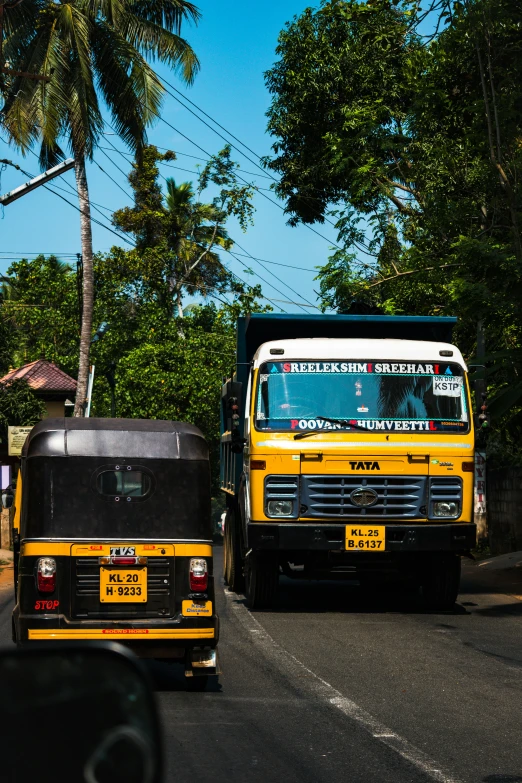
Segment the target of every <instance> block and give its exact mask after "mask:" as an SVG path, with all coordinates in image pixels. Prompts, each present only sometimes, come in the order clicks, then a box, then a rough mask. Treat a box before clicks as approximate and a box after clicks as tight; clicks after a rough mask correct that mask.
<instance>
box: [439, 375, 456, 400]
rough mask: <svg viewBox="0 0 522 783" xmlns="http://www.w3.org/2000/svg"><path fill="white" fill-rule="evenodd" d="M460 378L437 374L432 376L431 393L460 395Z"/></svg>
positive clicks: (444, 395)
mask: <svg viewBox="0 0 522 783" xmlns="http://www.w3.org/2000/svg"><path fill="white" fill-rule="evenodd" d="M462 383H463V380H462V378H459V377H458V376H457V377H456V376H453V377H450V376H448V375H438V376H435V377H434V378H433V394H434V395H435V396H437V397H460V394H461V392H462Z"/></svg>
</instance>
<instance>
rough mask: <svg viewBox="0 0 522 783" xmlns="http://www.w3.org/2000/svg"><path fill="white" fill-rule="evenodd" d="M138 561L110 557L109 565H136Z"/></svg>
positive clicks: (123, 557) (120, 556)
mask: <svg viewBox="0 0 522 783" xmlns="http://www.w3.org/2000/svg"><path fill="white" fill-rule="evenodd" d="M137 562H138V559H137V558H136V557H126V556H124V555H113V556H112V557H111V563H114V565H136V563H137Z"/></svg>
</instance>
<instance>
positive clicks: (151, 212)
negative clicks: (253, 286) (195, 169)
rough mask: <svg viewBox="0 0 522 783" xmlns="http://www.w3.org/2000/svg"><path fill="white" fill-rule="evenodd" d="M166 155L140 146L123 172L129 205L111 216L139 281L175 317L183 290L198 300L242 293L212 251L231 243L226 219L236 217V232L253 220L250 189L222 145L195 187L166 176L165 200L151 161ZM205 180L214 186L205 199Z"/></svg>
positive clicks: (170, 155) (155, 164) (155, 165)
mask: <svg viewBox="0 0 522 783" xmlns="http://www.w3.org/2000/svg"><path fill="white" fill-rule="evenodd" d="M173 157H175V156H174V153H166V154H161V153H160V152H159V151H158V150H157V149H156V147H154V146H152V145H151V146H147V147H146V148H145V149H144V150H143V151H141V152H140V154H139V155H138V157H137V160H136V162H135V164H134V167H133V171H132V172H131V174H130V176H129V182H130V184H131V187H132V189H133V191H134V206H133V207H126V208H124V209H121V210H118V211H117V212H115V213H114V218H113V222H114V224H115V225H116V226H117V227H118V228H120V229H122V230H124V231H126V232H128V233H130V234H134V236H135V237H136V250H135V251H131V252H130V254H129V258H132V259H134V263H135V266H136V270H137V273H138V274H139V275H141V276H143V280H144V283H145V285H149V286H151V287H152V289H153V290H154V291H155V294H156V295H157V296H158V298H159V300H160V301H161V302H162V303H163V305H164V307H165V310H166V313H167V314H168V316H169V317H172V316H173V315H177V316H178V317H179V318H182V317H183V296H184V294H185V293H189V294H190V295H191V296H193V295H194V294H198V293H199V294H200V295H201V296H203V298H205V297H208V296H209V294H212V293H213V292H224V291H226V290H229V289H233V291H234V292H237V293H243V292H244V288H243V287H242V286H239V285H238V284H237V282H235V280H234V277H233V275H231V274H230V272H229V271H228V270H227V269H226V267H225V266H224V265H223V263H222V261H221V260H220V257H219V254H218V252H217V251H218V250H219V249H230V248H231V247H232V246H233V242H232V240H231V239H230V237H229V236H228V233H227V230H226V222H227V220H228V219H229V218H230V217H232V216H234V217H236V218H237V219H238V221H239V224H240V226H241V227H242V228H243V230H246V228H247V226H248V224H249V222H251V221H252V213H253V206H252V196H253V192H254V191H253V188H252V187H251V186H249V185H244V184H241V183H240V182H239V180H238V178H237V175H236V164H235V163H234V162H233V161H232V160H231V158H230V147H228V146H227V147H225V148H224V149H223V150H221V152H219V153H218V155H215V156H213V157H212V158H211V159H210V160H209V161H208V163H207V164H206V166H205V167H204V168H203V170H202V171H201V173H200V175H199V177H198V183H197V192H196V191H195V189H194V187H193V186H192V184H191V183H189V182H184V183H181V184H179V185H177V184H176V182H175V181H174V180H173V179H168V180H167V194H166V198H164V197H163V194H162V191H161V188H160V186H159V170H158V163H159V162H160V161H164V160H172V159H173ZM209 186H213V187H214V189H217V191H218V192H217V195H215V196H214V198H213V199H212V201H211V202H209V203H205V202H203V201H202V200H201V199H202V194H203V191H205V190H206V189H207V188H208V187H209Z"/></svg>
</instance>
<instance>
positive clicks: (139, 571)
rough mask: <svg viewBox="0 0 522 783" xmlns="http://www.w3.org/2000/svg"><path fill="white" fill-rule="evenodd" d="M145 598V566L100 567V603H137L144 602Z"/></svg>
mask: <svg viewBox="0 0 522 783" xmlns="http://www.w3.org/2000/svg"><path fill="white" fill-rule="evenodd" d="M146 600H147V569H146V568H100V602H101V603H102V604H109V603H111V604H115V603H116V604H120V603H122V604H123V603H129V604H137V603H145V602H146Z"/></svg>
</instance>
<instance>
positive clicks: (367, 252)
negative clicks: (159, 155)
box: [162, 78, 375, 266]
mask: <svg viewBox="0 0 522 783" xmlns="http://www.w3.org/2000/svg"><path fill="white" fill-rule="evenodd" d="M162 81H163V82H164V84H166V85H167V86H168V87H170V88H171V89H172V90H174V91H175V92H177V93H178V95H181V96H182V98H183V100H185V101H187V102H188V103H190V104H191V105H192V106H194V107H195V108H197V109H198V111H200V112H201V113H202V114H204V115H205V117H208V118H209V119H210V120H211V121H212V122H213V123H214V124H215V125H217V126H218V127H219V128H221V129H222V130H224V131H225V133H227V134H228V135H229V136H231V137H232V138H233V139H235V140H236V141H237V142H238V143H239V144H241V145H242V146H243V147H245V149H247V150H248V151H249V152H251V153H252V155H254V156H255V157H256V158H257V159H258V160H260V161H261V160H262V159H261V156H260V155H258V154H257V153H255V152H254V151H253V150H252V149H250V147H248V145H246V144H245V143H244V142H242V141H241V140H240V139H238V138H237V136H234V134H233V133H231V132H230V131H228V130H227V129H226V128H224V126H223V125H221V124H220V123H219V122H218V121H217V120H215V119H214V118H213V117H211V116H210V114H207V112H205V111H204V110H203V109H202V108H201V107H199V106H197V104H195V103H194V102H193V101H191V100H190V98H187V97H186V96H185V95H184V94H183V93H182V92H181V91H180V90H178V89H177V88H176V87H174V86H173V85H172V84H170V82H168V81H167V80H166V79H163V78H162ZM165 92H166V93H167V95H170V97H171V98H173V99H174V100H175V101H177V102H178V103H179V104H180V105H181V106H183V107H184V108H185V109H186V110H187V111H189V112H190V113H191V114H192V115H193V116H194V117H196V119H198V120H199V121H200V122H202V123H203V124H204V125H206V126H207V128H209V129H210V130H211V131H213V132H214V133H215V134H216V135H217V136H219V138H220V139H222V140H223V141H225V142H227V143H228V144H230V146H231V147H232V148H233V149H235V150H236V151H237V152H239V154H240V155H243V157H244V158H246V160H248V161H249V162H250V163H252V164H253V165H254V166H255V167H256V168H258V169H259V170H260V171H262V172H266V171H267V170H266V168H263V167H261V166H260V165H259V164H258V163H256V162H255V161H253V160H252V159H251V158H249V157H248V155H245V153H244V152H242V151H241V150H240V149H238V148H237V147H236V146H235V145H234V144H231V142H230V141H229V140H228V139H226V138H225V137H224V136H222V135H221V134H220V133H218V131H217V130H216V129H215V128H212V126H211V125H209V124H208V122H205V120H203V119H202V118H201V117H198V115H197V114H196V113H195V112H194V111H192V109H190V108H189V107H188V106H185V104H184V103H183V102H182V101H181V100H180V99H179V98H177V97H176V96H175V95H173V94H172V93H171V92H169V90H167V89H165ZM178 133H179V131H178ZM200 149H201V147H200ZM205 154H208V153H205ZM265 176H267V175H266V173H265ZM268 176H269V178H270V179H272V180H273V181H274V182H279V180H278V179H277V178H276V177H274V176H273V175H272V174H271V173H270V172H269V173H268ZM261 195H263V194H261ZM269 200H271V199H269ZM305 201H307V203H308V204H310V205H311V207H312V209H313V211H314V212H315V213H316V215H318V216H319V217H321V218H322V219H323V220H324V221H325V222H326V223H329V224H330V225H331V226H333V227H334V228H335V227H336V224H335V223H334V222H333V221H332V220H330V219H329V218H328V217H326V216H325V215H324V214H323V213H322V212H320V211H319V210H318V209H317V208H316V207H314V206H313V204H312V201H313V200H312V199H310V198H307V199H305ZM272 203H277V202H272ZM277 206H279V207H280V208H281V209H283V211H286V210H285V207H283V206H282V205H280V204H277ZM302 225H304V226H305V227H306V228H308V229H310V231H314V233H315V234H317V235H318V236H320V237H322V239H325V240H326V241H327V242H331V240H329V239H328V238H327V237H325V236H324V235H323V234H321V233H319V232H318V231H317V230H315V229H313V228H312V227H311V226H310V225H309V224H308V223H303V224H302ZM331 244H333V245H334V247H337V248H338V249H339V250H341V249H342V248H340V247H339V245H337V244H336V243H335V242H331ZM353 244H354V246H355V247H356V248H357V250H359V251H360V252H361V253H364V254H365V255H367V256H370V257H372V258H375V254H374V253H372V252H370V250H369V247H368V246H367V245H366V249H364V248H363V247H360V246H359V244H357V243H356V242H353ZM362 244H363V245H364V243H362ZM360 263H362V262H360ZM362 265H363V266H364V264H362Z"/></svg>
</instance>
